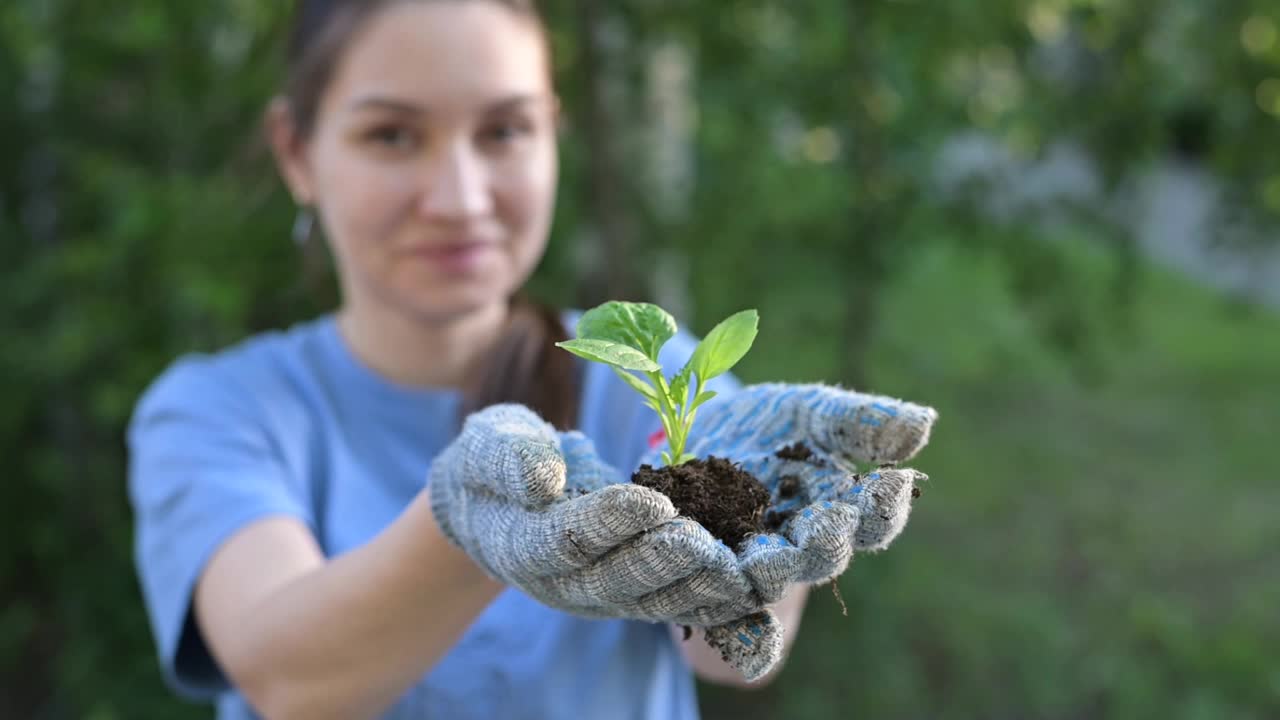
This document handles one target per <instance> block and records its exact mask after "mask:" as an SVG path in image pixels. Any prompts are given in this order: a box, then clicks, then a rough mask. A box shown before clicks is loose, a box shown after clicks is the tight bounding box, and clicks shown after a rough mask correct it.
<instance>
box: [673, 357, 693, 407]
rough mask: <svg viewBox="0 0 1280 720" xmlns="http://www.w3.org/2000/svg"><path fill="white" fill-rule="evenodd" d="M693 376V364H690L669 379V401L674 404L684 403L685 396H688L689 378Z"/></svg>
mask: <svg viewBox="0 0 1280 720" xmlns="http://www.w3.org/2000/svg"><path fill="white" fill-rule="evenodd" d="M691 375H693V364H692V363H690V364H688V365H685V366H684V367H683V368H681V370H680V372H678V373H676V376H675V377H673V378H671V401H672V402H674V403H681V404H683V403H684V399H685V396H686V395H688V394H689V378H690V376H691Z"/></svg>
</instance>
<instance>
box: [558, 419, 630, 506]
mask: <svg viewBox="0 0 1280 720" xmlns="http://www.w3.org/2000/svg"><path fill="white" fill-rule="evenodd" d="M560 453H561V454H562V455H563V456H564V463H565V468H566V471H565V472H566V475H567V476H568V477H567V480H566V482H565V493H566V494H567V495H570V496H572V495H580V494H585V493H588V492H591V491H593V490H599V489H600V488H603V487H605V486H608V485H617V484H619V483H622V482H623V478H622V475H621V473H619V472H618V471H617V469H615V468H614V467H613V466H612V465H610V464H608V463H606V462H605V461H604V460H602V459H601V458H600V455H599V454H597V453H596V447H595V444H594V443H592V442H591V438H588V437H587V436H586V435H583V434H582V433H580V432H578V431H577V430H571V431H569V432H563V433H560Z"/></svg>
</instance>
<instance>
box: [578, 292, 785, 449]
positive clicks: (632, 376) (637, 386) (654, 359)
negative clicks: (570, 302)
mask: <svg viewBox="0 0 1280 720" xmlns="http://www.w3.org/2000/svg"><path fill="white" fill-rule="evenodd" d="M759 322H760V318H759V314H758V313H757V312H756V311H755V310H743V311H742V312H739V313H735V314H733V315H730V316H729V317H728V318H726V319H725V320H723V321H722V322H721V323H720V324H719V325H716V326H715V327H714V328H712V330H711V332H709V333H707V336H706V337H704V338H703V339H702V342H700V343H699V344H698V347H697V348H696V349H695V350H694V351H693V356H692V357H691V358H689V362H688V363H686V364H685V366H684V367H683V368H681V370H680V372H678V373H676V374H675V376H674V377H672V378H671V379H670V381H668V379H667V378H666V377H664V376H663V374H662V366H661V365H660V364H659V363H658V352H659V351H660V350H662V346H663V345H665V344H666V342H667V341H668V340H670V339H671V338H672V337H674V336H675V334H676V321H675V318H673V317H672V316H671V314H670V313H668V312H667V311H665V310H663V309H662V308H660V307H658V306H657V305H654V304H652V303H633V302H620V301H610V302H607V303H604V304H603V305H600V306H599V307H595V308H592V309H591V310H588V311H587V312H586V313H584V314H583V315H582V317H581V318H580V319H579V320H578V328H577V334H578V337H577V338H576V339H574V340H568V341H565V342H559V343H556V345H557V346H558V347H561V348H564V349H565V350H568V351H569V352H571V353H573V354H574V355H577V356H579V357H582V358H585V359H587V360H591V361H593V362H600V363H604V364H606V365H609V366H611V367H612V368H613V371H614V372H615V373H617V374H618V376H619V377H621V378H622V379H623V380H625V381H626V383H627V384H628V385H630V386H631V388H632V389H634V390H635V391H636V392H638V393H640V394H641V395H642V396H644V401H645V404H646V405H648V406H649V407H650V408H652V409H653V410H654V412H656V413H658V417H659V418H661V420H662V429H663V430H664V431H665V432H666V435H667V442H668V446H669V449H668V450H665V451H663V453H662V460H663V462H665V463H666V464H668V465H680V464H683V463H685V462H688V461H689V460H692V459H694V456H693V455H690V454H689V453H686V452H685V447H686V446H687V445H688V441H689V431H690V429H691V428H692V427H693V421H694V418H695V417H696V415H697V410H698V408H699V407H701V406H702V405H703V404H705V403H706V402H707V401H708V400H711V399H712V398H714V397H715V396H716V393H715V392H714V391H712V390H703V387H704V386H705V385H706V383H707V382H708V381H709V380H711V379H712V378H714V377H716V376H718V375H722V374H724V373H726V372H728V371H729V369H730V368H732V367H733V366H734V365H736V364H738V361H739V360H741V359H742V357H743V356H744V355H746V354H747V351H748V350H750V349H751V344H752V343H753V342H755V338H756V332H757V328H758V325H759ZM637 373H638V374H637Z"/></svg>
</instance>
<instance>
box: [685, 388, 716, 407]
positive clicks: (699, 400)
mask: <svg viewBox="0 0 1280 720" xmlns="http://www.w3.org/2000/svg"><path fill="white" fill-rule="evenodd" d="M715 396H716V391H715V390H707V391H706V392H703V393H702V394H700V395H698V397H696V398H694V399H693V404H692V405H690V408H691V409H697V408H700V407H702V405H703V403H705V402H706V401H708V400H710V399H711V398H713V397H715Z"/></svg>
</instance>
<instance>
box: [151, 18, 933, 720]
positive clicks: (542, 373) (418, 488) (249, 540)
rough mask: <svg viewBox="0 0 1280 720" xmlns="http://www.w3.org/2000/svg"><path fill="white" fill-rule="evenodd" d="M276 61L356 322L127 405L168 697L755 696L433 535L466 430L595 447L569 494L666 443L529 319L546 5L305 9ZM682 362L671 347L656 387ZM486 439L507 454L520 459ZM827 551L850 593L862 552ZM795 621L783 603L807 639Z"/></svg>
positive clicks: (413, 709)
mask: <svg viewBox="0 0 1280 720" xmlns="http://www.w3.org/2000/svg"><path fill="white" fill-rule="evenodd" d="M289 61H290V65H289V74H288V80H287V86H286V88H285V91H284V92H283V93H282V95H281V96H280V97H278V98H276V99H275V100H274V101H273V102H272V103H271V105H270V107H269V109H268V113H267V128H268V132H269V136H270V140H271V144H272V147H273V149H274V152H275V155H276V159H277V162H278V166H279V168H280V171H281V175H282V176H283V178H284V180H285V182H286V183H287V185H288V187H289V189H290V191H291V193H292V194H293V196H294V198H295V200H296V201H297V203H298V204H299V206H300V208H302V210H301V211H300V223H299V228H300V230H301V234H302V235H304V236H305V235H306V234H308V232H309V225H310V221H311V219H312V218H314V219H315V220H316V221H317V222H318V224H319V225H320V226H321V227H322V228H323V230H324V236H325V238H327V240H328V242H329V246H330V250H331V252H332V255H333V257H334V259H335V262H336V265H337V269H338V276H339V279H340V284H341V290H342V306H341V308H340V309H339V310H338V311H337V312H336V313H335V314H333V315H326V316H323V317H321V318H318V319H316V320H314V321H312V322H309V323H305V324H301V325H298V326H296V327H293V328H290V329H289V330H288V331H286V332H278V333H267V334H264V335H261V336H258V337H254V338H250V339H248V340H247V341H245V342H243V343H240V344H239V345H237V346H235V347H232V348H228V349H225V350H223V351H221V352H219V353H216V354H211V355H200V356H196V355H193V356H189V357H185V358H182V359H180V360H179V361H178V362H176V363H175V364H174V365H173V366H172V367H171V368H169V369H168V370H167V371H166V372H165V373H164V374H163V375H162V376H161V377H160V378H159V379H158V380H157V381H156V382H155V383H154V384H153V385H152V387H150V388H149V389H148V391H147V393H146V394H145V395H144V396H143V398H142V399H141V400H140V402H139V405H138V407H137V409H136V412H135V416H134V419H133V422H132V424H131V427H130V436H129V441H130V452H131V455H130V491H131V498H132V501H133V503H134V507H135V511H136V516H137V526H138V533H137V562H138V567H139V574H140V576H141V579H142V585H143V589H144V595H145V598H146V601H147V607H148V611H149V613H150V618H151V621H152V627H153V631H154V634H155V637H156V642H157V646H158V651H159V654H160V658H161V662H162V665H163V667H164V670H165V675H166V679H167V680H168V681H169V683H170V684H171V686H172V687H174V688H175V689H176V690H177V691H179V692H181V693H182V694H184V695H186V696H188V697H194V698H203V699H215V698H216V700H217V703H218V708H219V717H220V718H247V717H257V716H259V715H261V716H265V717H271V718H292V717H302V718H325V717H334V718H352V717H377V716H385V717H396V718H419V717H441V718H471V717H474V718H499V717H501V718H521V717H529V718H545V717H590V718H612V717H619V718H621V717H628V718H630V717H644V718H694V717H696V716H697V707H696V698H695V696H694V685H693V682H692V679H691V676H690V669H692V670H694V671H695V672H697V674H698V675H699V676H701V677H703V678H706V679H708V680H711V681H719V682H727V683H736V684H741V681H740V676H738V675H736V674H735V673H733V672H731V671H730V670H729V669H728V668H726V666H725V665H724V663H723V661H722V659H721V652H717V651H712V650H711V649H710V648H708V647H707V645H706V644H705V642H703V641H701V640H700V639H697V638H695V639H693V640H690V641H688V642H680V640H682V638H681V637H678V633H679V630H678V629H677V627H676V626H675V625H673V624H654V623H650V622H637V621H635V620H632V619H626V618H627V617H629V616H627V615H625V614H621V615H616V616H614V617H612V618H606V619H588V618H585V617H581V616H579V615H578V614H574V613H570V612H564V611H562V610H559V609H556V608H553V607H549V606H548V605H546V604H545V603H543V602H536V601H534V600H533V599H532V598H531V597H530V596H529V595H527V594H525V593H523V592H521V591H520V589H519V588H513V587H509V586H507V584H505V583H503V582H499V581H498V579H496V578H497V576H496V575H495V573H494V572H493V568H491V567H482V565H483V564H484V563H478V562H477V558H478V557H479V556H480V554H481V553H480V552H477V551H474V549H471V548H468V547H467V546H466V545H465V544H463V548H462V549H460V547H459V546H458V537H457V535H456V533H454V532H452V531H450V532H448V533H446V532H445V530H444V529H442V525H441V520H442V519H444V518H442V517H438V516H437V515H435V514H433V512H432V501H431V497H430V496H431V488H432V486H434V485H437V484H438V485H439V486H440V488H439V489H440V490H441V491H443V490H444V489H445V488H446V487H447V486H450V483H454V482H455V480H456V481H457V482H458V483H461V482H463V480H465V478H463V476H464V475H465V474H466V473H468V472H473V471H475V468H474V467H472V466H470V465H466V464H465V463H461V462H459V463H446V462H445V460H444V459H441V460H440V462H437V463H436V464H435V466H433V459H437V458H442V457H445V456H443V455H442V452H443V451H445V450H446V448H450V447H455V446H457V444H458V442H460V440H458V436H459V420H460V419H462V418H464V417H470V416H472V413H473V412H475V411H478V410H481V409H483V408H487V407H489V406H493V405H495V404H498V403H515V404H519V405H521V406H524V407H526V408H528V409H530V410H531V411H532V412H533V413H536V416H537V417H540V418H541V419H545V420H546V421H549V422H550V423H552V424H553V425H554V426H555V428H558V429H559V430H561V431H564V430H569V429H571V428H580V429H581V430H582V431H583V432H584V433H585V436H586V437H587V438H590V439H591V440H594V445H592V444H590V443H588V444H586V445H579V446H577V447H578V450H577V451H575V452H576V453H577V454H576V455H575V456H574V457H575V458H576V459H572V460H570V461H567V462H568V469H567V471H566V470H565V469H563V468H561V470H560V472H561V474H562V475H563V474H564V473H566V472H567V473H568V475H569V477H570V479H571V480H572V479H573V478H574V477H581V476H582V475H583V473H584V472H585V471H584V470H583V468H595V471H599V472H603V471H604V469H605V468H620V469H625V470H627V471H629V470H631V469H633V468H634V467H635V465H636V463H637V461H638V460H639V458H640V457H641V455H642V454H643V453H644V452H645V450H646V449H647V444H646V438H648V437H649V435H650V434H651V433H652V432H653V430H654V429H655V428H656V426H657V420H656V418H655V417H653V415H652V413H651V411H649V410H648V409H647V408H645V407H643V406H642V405H641V404H640V403H639V402H638V399H637V398H635V397H633V395H634V393H632V392H631V391H630V390H629V389H628V388H626V387H625V386H623V385H622V383H621V382H619V381H618V380H617V379H616V378H614V377H612V375H611V374H610V373H608V372H606V371H604V369H603V368H600V367H594V368H586V367H583V366H582V365H581V364H579V363H578V362H576V361H575V360H574V359H573V358H572V356H570V355H569V354H568V353H567V352H565V351H563V350H560V349H558V348H555V347H554V343H555V342H556V341H559V340H562V339H565V338H566V337H568V335H567V333H566V327H572V323H573V320H574V317H575V315H574V314H573V313H555V312H551V311H548V310H546V309H543V308H539V307H536V306H533V305H530V304H528V303H525V302H523V301H520V300H516V299H514V298H516V297H517V295H518V291H519V289H520V287H521V286H522V285H523V283H524V282H525V280H526V279H527V278H528V276H529V275H530V274H531V273H532V271H533V269H534V268H535V266H536V264H537V262H538V261H539V259H540V258H541V256H542V254H543V252H544V249H545V246H546V242H547V237H548V231H549V225H550V222H551V216H552V207H553V201H554V193H555V186H556V178H557V162H556V124H557V102H556V98H555V95H554V92H553V89H552V86H551V80H550V71H549V70H550V62H549V58H548V43H547V37H546V34H545V30H544V28H543V27H542V25H541V23H540V21H539V19H538V17H537V16H536V14H535V12H534V10H533V9H532V7H531V5H530V3H529V2H525V1H522V0H472V1H469V2H461V1H459V2H438V1H434V2H433V1H431V0H418V1H414V0H365V1H362V2H355V1H349V2H339V1H336V0H330V1H327V2H319V1H307V2H303V3H301V6H300V8H299V10H298V13H297V18H296V25H295V29H294V33H293V37H292V43H291V49H290V55H289ZM694 344H695V341H694V339H692V338H690V337H688V336H686V335H680V336H678V337H677V338H675V339H673V340H672V341H671V342H670V343H669V344H668V346H667V347H666V348H665V349H664V351H663V352H664V355H663V363H664V364H665V365H667V366H668V371H669V372H670V371H671V370H673V369H674V368H678V367H679V366H680V365H682V364H683V361H684V359H685V358H687V357H688V355H689V354H690V353H691V351H692V348H693V346H694ZM718 387H719V389H720V390H722V391H726V392H727V391H730V390H733V389H734V387H735V385H734V382H733V380H732V379H727V378H726V379H723V380H722V381H721V382H720V383H719V384H718ZM796 402H802V400H796ZM863 405H865V403H863V404H862V405H859V407H862V406H863ZM895 407H898V406H895ZM901 407H902V408H907V409H910V410H912V412H906V413H904V414H903V416H904V417H905V416H907V415H910V416H911V417H912V418H913V419H912V421H911V422H910V423H906V424H904V425H903V427H910V428H912V433H914V434H912V436H911V438H910V442H908V443H907V444H906V445H903V446H902V447H901V448H899V449H898V450H895V451H894V452H896V453H897V454H899V455H902V456H909V455H910V454H912V453H914V452H915V451H916V450H918V449H919V446H921V445H923V443H924V439H925V436H927V430H928V425H929V424H930V423H931V422H932V418H933V416H932V415H931V414H929V413H931V411H927V409H918V408H917V407H916V406H910V405H908V404H902V405H901ZM824 408H827V409H828V410H829V409H830V405H829V404H828V405H824ZM916 410H919V412H915V411H916ZM895 412H896V411H895ZM726 417H729V416H726ZM859 417H863V419H864V420H865V419H866V417H865V416H859ZM897 422H898V421H897V420H893V422H891V423H890V425H893V426H894V427H896V426H897V425H896V424H895V423H897ZM727 424H728V423H726V425H727ZM486 433H487V434H486V435H485V439H486V442H488V443H489V444H490V445H491V446H492V447H496V448H499V449H500V448H502V447H504V446H506V447H511V446H513V443H515V442H517V441H518V440H519V437H516V436H519V435H520V434H521V432H510V431H504V430H502V429H501V428H499V429H493V428H489V429H488V430H486ZM579 437H580V436H579ZM742 437H745V436H738V437H737V438H736V440H735V441H736V442H740V441H741V439H742ZM451 443H453V445H451ZM724 449H725V450H726V451H730V450H732V449H733V448H728V447H726V448H724ZM568 454H569V453H568V452H567V450H566V455H568ZM891 454H892V453H891ZM886 456H887V455H886ZM448 457H452V456H448ZM428 469H430V470H431V473H430V475H431V477H432V478H435V479H433V480H432V481H431V482H430V483H427V484H426V486H425V487H424V480H425V479H426V478H427V477H428ZM480 472H481V474H482V475H483V474H484V471H480ZM473 479H474V478H473ZM482 480H483V478H482ZM629 487H633V486H629ZM637 490H639V489H638V488H637ZM900 497H905V496H904V495H902V493H899V494H898V495H895V498H900ZM902 502H903V503H905V502H906V501H905V500H903V501H902ZM827 505H828V506H829V505H831V503H830V502H828V503H827ZM904 507H905V506H904ZM437 512H439V509H438V508H437ZM890 514H892V515H893V516H894V517H895V518H896V517H898V516H899V515H900V516H901V519H902V522H905V516H906V513H905V509H903V510H902V512H901V513H898V511H896V510H894V511H892V513H890ZM886 517H888V515H886ZM668 519H669V518H667V517H662V518H658V517H655V518H653V519H652V523H651V525H653V526H656V525H657V524H659V523H661V522H665V521H666V520H668ZM649 529H652V528H651V527H642V526H641V525H637V526H636V527H634V528H633V530H634V531H636V532H640V531H645V530H649ZM899 529H900V525H898V526H897V528H896V529H890V530H887V531H885V532H881V533H880V535H878V536H877V538H876V539H875V540H874V541H871V540H868V541H867V542H866V543H864V545H865V546H868V547H870V546H874V545H875V544H876V543H877V542H881V540H883V541H884V542H887V537H888V535H891V534H896V532H897V530H899ZM846 534H847V533H846ZM446 535H447V537H446ZM623 539H624V538H618V539H617V540H618V542H619V543H621V542H622V540H623ZM478 542H483V539H480V540H479V541H478ZM464 549H466V550H468V551H464ZM779 552H781V551H779ZM841 553H843V557H839V555H841ZM829 554H831V555H833V557H834V560H833V561H832V562H834V563H835V565H838V566H839V567H838V570H842V569H843V564H844V562H847V559H848V554H847V551H845V550H841V551H832V552H831V553H829ZM838 570H837V571H838ZM827 572H831V570H830V569H829V568H828V569H827ZM787 577H788V578H790V577H792V576H791V575H788V576H787ZM755 597H756V599H757V600H759V594H758V593H757V594H756V596H755ZM772 599H774V600H777V598H772ZM803 602H804V592H803V590H802V589H800V590H797V591H794V592H792V593H790V594H789V595H787V597H786V598H785V599H782V600H780V601H779V602H776V603H774V608H775V610H776V611H777V612H778V613H779V615H780V616H781V618H782V620H783V626H785V627H787V628H788V632H789V633H791V634H793V633H794V629H795V627H796V625H797V622H798V619H799V610H800V608H801V607H802V606H803ZM678 616H679V615H678V614H676V613H673V614H672V615H671V618H672V619H674V618H676V617H678ZM645 617H647V618H648V619H654V616H652V615H650V616H645Z"/></svg>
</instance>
